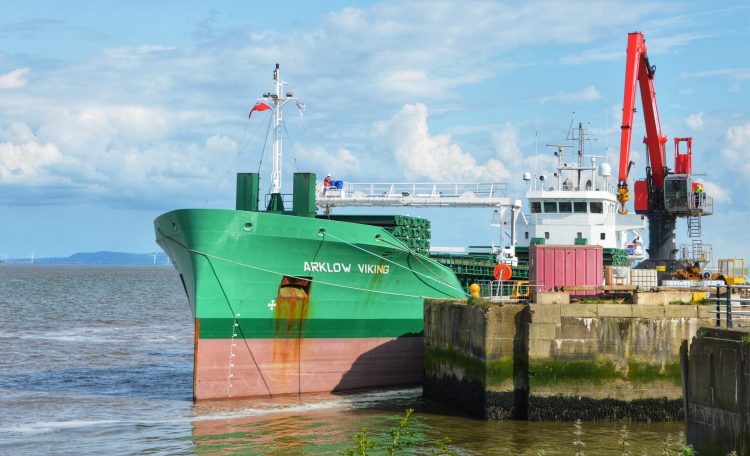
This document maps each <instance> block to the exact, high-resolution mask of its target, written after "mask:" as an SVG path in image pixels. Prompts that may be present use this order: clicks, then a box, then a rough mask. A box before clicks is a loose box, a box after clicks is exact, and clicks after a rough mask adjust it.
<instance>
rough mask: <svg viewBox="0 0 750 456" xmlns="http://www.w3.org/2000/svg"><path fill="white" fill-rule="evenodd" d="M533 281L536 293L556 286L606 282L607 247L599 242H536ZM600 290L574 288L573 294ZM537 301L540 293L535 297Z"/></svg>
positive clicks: (532, 251)
mask: <svg viewBox="0 0 750 456" xmlns="http://www.w3.org/2000/svg"><path fill="white" fill-rule="evenodd" d="M529 280H530V281H531V285H532V287H533V288H532V289H533V290H534V293H536V292H537V291H554V290H555V287H561V286H572V285H594V286H596V285H602V283H603V282H604V258H603V249H602V247H601V246H599V245H575V246H574V245H532V246H531V249H530V250H529ZM597 293H598V292H597V291H594V290H591V291H570V295H571V296H581V295H595V294H597ZM534 300H536V296H534Z"/></svg>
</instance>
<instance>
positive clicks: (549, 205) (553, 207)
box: [544, 201, 557, 214]
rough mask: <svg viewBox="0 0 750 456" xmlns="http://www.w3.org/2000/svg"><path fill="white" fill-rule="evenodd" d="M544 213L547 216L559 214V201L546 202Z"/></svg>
mask: <svg viewBox="0 0 750 456" xmlns="http://www.w3.org/2000/svg"><path fill="white" fill-rule="evenodd" d="M544 212H545V213H547V214H550V213H555V212H557V201H545V202H544Z"/></svg>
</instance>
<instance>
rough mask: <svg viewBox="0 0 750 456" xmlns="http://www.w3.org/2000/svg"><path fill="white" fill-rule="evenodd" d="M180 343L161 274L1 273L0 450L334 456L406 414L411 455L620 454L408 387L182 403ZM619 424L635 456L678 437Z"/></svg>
mask: <svg viewBox="0 0 750 456" xmlns="http://www.w3.org/2000/svg"><path fill="white" fill-rule="evenodd" d="M192 346H193V321H192V316H191V315H190V310H189V308H188V305H187V301H186V298H185V296H184V293H183V290H182V286H181V284H180V280H179V277H178V276H177V274H176V273H175V272H174V270H173V269H172V268H171V267H159V266H154V267H134V266H132V267H112V266H96V267H95V266H38V265H24V266H21V265H0V349H1V350H0V454H3V455H5V454H8V455H25V454H45V455H54V454H66V455H67V454H76V455H78V454H96V455H98V454H107V455H110V454H258V455H265V454H273V455H306V454H340V453H341V452H342V451H344V450H345V449H346V448H350V447H352V446H354V440H353V438H354V436H355V435H356V434H357V432H358V431H359V430H360V429H361V428H362V427H365V428H366V429H367V433H368V437H369V438H371V439H372V440H373V441H375V442H376V443H382V442H383V441H384V440H383V435H385V433H386V432H387V431H388V430H389V429H392V428H393V427H394V426H395V423H396V421H395V419H394V418H393V417H394V416H396V415H403V413H404V411H405V410H406V409H407V408H413V409H415V410H416V411H415V413H414V417H413V418H412V420H411V424H410V427H409V429H410V430H411V432H412V433H413V434H412V437H411V439H412V441H413V442H414V445H415V447H416V448H419V449H421V450H417V454H429V453H425V451H427V449H429V448H431V446H432V444H433V443H434V442H435V441H436V440H437V439H440V438H443V437H449V438H451V440H452V443H451V444H450V445H449V446H450V448H451V449H453V450H454V451H456V452H457V453H458V454H466V455H484V454H488V455H521V454H528V455H536V454H540V452H542V451H543V452H544V454H545V455H574V454H576V451H577V449H581V448H582V449H583V450H584V451H585V453H586V454H588V455H608V454H612V455H619V454H622V445H623V444H622V443H619V440H620V439H621V435H622V432H621V429H622V427H623V425H624V423H611V422H599V423H583V425H582V430H581V432H582V434H580V435H579V436H578V437H576V435H574V431H575V429H574V426H573V424H572V423H557V422H521V421H503V422H485V421H480V420H475V419H472V418H467V417H463V416H460V415H459V416H457V415H456V414H454V413H451V412H450V411H449V410H445V409H444V408H442V407H440V406H438V405H436V404H433V403H429V402H426V401H424V400H423V399H422V398H421V389H418V388H416V389H414V388H413V389H406V390H396V391H376V392H367V393H359V394H352V395H316V396H306V397H302V398H299V397H286V398H279V399H262V400H244V401H217V402H201V403H198V404H193V402H192V401H191V388H192V367H193V360H192V356H193V355H192ZM626 426H627V434H628V435H627V438H626V442H627V443H628V444H629V446H628V447H627V448H628V450H629V451H630V453H629V454H633V455H641V454H643V452H644V450H645V451H646V452H647V453H648V454H651V455H656V454H662V450H663V448H664V446H665V443H664V442H665V441H666V440H667V439H672V440H674V439H676V438H677V434H678V433H679V432H680V431H682V430H683V424H682V423H627V424H626ZM574 440H579V441H581V442H582V443H584V444H585V447H581V446H575V445H574V443H573V442H574ZM368 454H378V453H377V452H376V453H372V452H368ZM380 454H384V453H380ZM404 454H413V453H404Z"/></svg>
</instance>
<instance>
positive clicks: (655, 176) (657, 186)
mask: <svg viewBox="0 0 750 456" xmlns="http://www.w3.org/2000/svg"><path fill="white" fill-rule="evenodd" d="M655 75H656V67H655V66H654V65H651V64H650V62H649V58H648V52H647V49H646V40H645V39H644V38H643V34H642V33H640V32H633V33H630V34H628V49H627V59H626V66H625V90H624V98H623V109H622V125H621V139H620V163H619V174H618V184H617V187H618V189H617V201H618V202H619V203H620V213H621V214H627V209H626V203H627V202H628V201H629V200H630V199H631V196H630V190H629V188H628V177H629V174H630V170H631V168H632V166H633V162H632V161H631V160H630V146H631V143H632V137H633V120H634V117H635V93H636V89H637V88H640V92H641V105H642V112H643V120H644V125H645V129H646V136H645V138H644V139H643V142H644V144H645V145H646V149H647V152H648V154H647V155H648V163H649V164H648V165H647V166H646V177H645V179H639V180H636V181H635V189H634V190H635V192H634V193H635V200H634V208H635V212H636V213H637V214H645V215H646V216H647V217H648V219H649V248H648V253H649V257H650V258H651V259H655V260H658V261H670V260H673V259H674V258H675V255H676V253H677V248H676V243H675V234H674V228H675V227H674V225H675V219H676V217H688V218H689V222H688V225H689V230H691V229H693V231H691V232H689V235H690V236H691V237H696V236H695V235H696V234H697V237H699V236H700V216H702V215H710V214H711V213H712V212H713V201H712V199H711V198H710V197H708V196H707V195H706V194H705V193H704V191H703V185H702V184H701V183H700V182H697V181H694V180H693V175H692V138H675V140H674V145H675V159H674V171H672V170H670V169H669V168H668V167H667V163H666V153H665V147H666V143H667V137H666V136H665V135H664V134H663V133H662V130H661V123H660V121H659V110H658V107H657V105H656V92H655V90H654V78H655ZM682 143H686V145H687V147H686V150H684V151H683V150H681V148H680V145H681V144H682ZM695 218H698V219H697V227H698V228H697V233H696V230H695V229H694V227H695V226H696V221H695ZM691 227H693V228H691Z"/></svg>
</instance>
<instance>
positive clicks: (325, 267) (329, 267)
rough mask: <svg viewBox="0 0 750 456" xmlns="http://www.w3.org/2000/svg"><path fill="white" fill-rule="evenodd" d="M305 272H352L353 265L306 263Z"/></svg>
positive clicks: (319, 262) (320, 262)
mask: <svg viewBox="0 0 750 456" xmlns="http://www.w3.org/2000/svg"><path fill="white" fill-rule="evenodd" d="M303 270H304V271H305V272H307V271H311V272H351V270H352V264H351V263H324V262H322V261H305V265H304V267H303Z"/></svg>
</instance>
